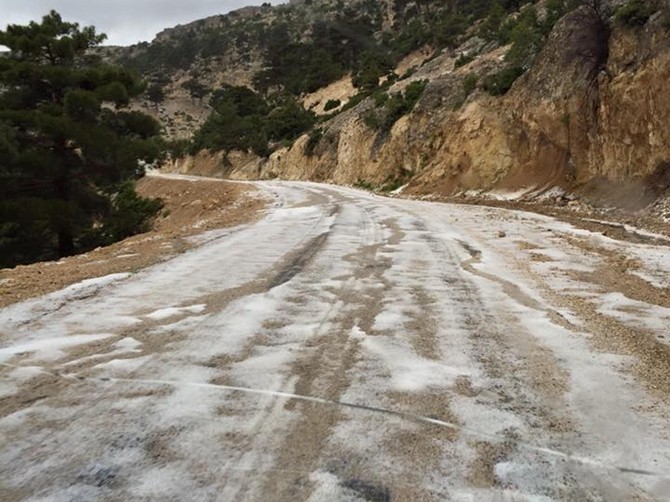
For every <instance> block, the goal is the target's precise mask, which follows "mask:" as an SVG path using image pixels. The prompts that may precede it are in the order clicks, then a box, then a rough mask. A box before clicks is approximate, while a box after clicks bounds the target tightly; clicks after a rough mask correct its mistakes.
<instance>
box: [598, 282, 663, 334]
mask: <svg viewBox="0 0 670 502" xmlns="http://www.w3.org/2000/svg"><path fill="white" fill-rule="evenodd" d="M599 300H600V302H601V305H600V306H599V307H598V312H600V313H601V314H604V315H607V316H610V317H614V318H615V319H617V320H619V321H621V322H623V323H624V324H626V325H628V326H631V327H633V328H642V329H647V330H649V331H653V332H654V333H655V334H657V335H658V336H659V337H661V339H662V340H665V342H666V343H668V344H670V309H669V308H665V307H659V306H658V305H651V304H649V303H645V302H640V301H637V300H632V299H630V298H628V297H626V296H624V295H622V294H621V293H608V294H605V295H602V296H600V298H599Z"/></svg>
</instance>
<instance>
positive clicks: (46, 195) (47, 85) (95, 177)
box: [0, 11, 160, 266]
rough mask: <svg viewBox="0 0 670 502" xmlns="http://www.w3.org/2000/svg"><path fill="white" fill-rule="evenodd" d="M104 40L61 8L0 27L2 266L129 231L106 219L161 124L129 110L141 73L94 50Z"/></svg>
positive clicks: (149, 154) (152, 155) (152, 147)
mask: <svg viewBox="0 0 670 502" xmlns="http://www.w3.org/2000/svg"><path fill="white" fill-rule="evenodd" d="M104 39H105V35H102V34H97V33H96V31H95V28H93V27H83V28H80V27H79V25H77V24H74V23H67V22H64V21H63V20H62V18H61V16H60V15H59V14H58V13H56V12H55V11H51V12H50V13H49V14H48V15H47V16H45V17H44V18H43V19H42V21H41V23H37V22H31V23H30V24H28V25H26V26H21V25H9V26H7V28H6V30H5V31H0V45H4V46H6V47H8V48H9V50H10V52H9V54H8V55H6V56H0V195H2V199H0V265H1V266H8V265H13V264H16V263H25V262H29V261H34V260H39V259H46V258H53V257H56V256H67V255H70V254H73V253H75V252H77V251H79V250H82V249H85V248H86V247H91V246H95V245H99V244H101V243H106V242H108V241H110V240H114V239H115V238H121V237H125V235H118V234H114V231H113V230H110V229H109V228H107V227H106V222H107V220H108V218H110V217H111V216H112V215H115V216H114V217H115V218H117V219H118V217H119V214H118V210H119V209H118V208H117V207H115V199H116V198H117V195H118V194H119V193H120V191H121V190H122V187H123V191H124V193H127V191H128V187H127V184H125V182H127V181H128V180H132V179H136V178H138V177H139V176H141V175H142V174H143V167H142V165H143V162H151V161H153V160H155V159H156V158H157V157H158V155H159V154H160V149H159V147H158V142H157V141H156V138H157V135H158V133H159V129H160V128H159V125H158V123H157V122H156V121H155V120H154V119H152V118H151V117H149V116H147V115H144V114H142V113H140V112H134V111H128V110H127V108H126V106H127V105H128V103H129V101H130V99H131V98H132V97H135V96H137V95H139V94H141V93H142V92H143V91H144V86H143V84H142V82H141V81H140V80H139V78H138V77H137V76H136V75H135V74H134V73H132V72H130V71H128V70H125V69H123V68H119V67H115V66H110V65H106V64H104V63H102V62H101V60H100V59H99V58H97V57H94V56H92V55H90V54H89V53H90V51H89V49H91V48H93V47H95V46H97V45H99V44H100V43H101V42H102V41H103V40H104ZM151 206H152V208H151V211H155V210H156V208H157V207H158V206H157V205H156V204H153V205H151ZM144 209H146V208H144ZM151 211H147V214H146V215H145V217H148V216H149V213H150V212H151ZM140 219H141V218H140ZM145 219H146V218H145ZM114 228H116V227H114ZM126 233H127V230H126Z"/></svg>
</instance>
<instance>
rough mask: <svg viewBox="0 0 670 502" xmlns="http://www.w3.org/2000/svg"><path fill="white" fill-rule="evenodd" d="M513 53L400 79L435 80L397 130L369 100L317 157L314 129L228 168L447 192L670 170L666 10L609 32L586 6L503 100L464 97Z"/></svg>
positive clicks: (437, 63)
mask: <svg viewBox="0 0 670 502" xmlns="http://www.w3.org/2000/svg"><path fill="white" fill-rule="evenodd" d="M504 53H505V48H499V49H495V50H492V51H489V52H486V51H484V55H483V56H480V57H479V58H477V60H475V61H474V62H472V63H470V64H468V65H466V66H464V67H461V68H458V69H454V60H453V58H451V57H450V56H449V55H443V56H440V57H438V58H436V59H435V60H433V61H431V62H429V63H427V64H426V65H425V66H424V67H423V68H421V69H420V70H419V71H418V72H417V73H416V74H415V75H414V76H413V77H412V78H410V79H406V80H403V81H400V82H398V83H397V84H395V86H394V87H392V88H391V91H392V92H395V91H398V90H401V89H402V88H403V87H404V86H406V85H407V84H408V83H409V82H410V81H411V80H417V79H421V78H426V79H428V80H429V84H428V86H427V88H426V90H425V92H424V94H423V96H422V98H421V100H420V101H419V103H418V104H417V106H416V108H415V110H414V111H413V112H412V113H411V114H410V115H408V116H405V117H403V118H401V119H400V120H399V121H398V122H397V123H396V124H395V125H394V126H393V128H392V129H391V131H390V132H388V133H381V132H378V131H374V130H371V129H370V128H369V127H368V126H366V125H365V123H364V121H363V117H364V116H365V114H366V113H367V112H368V111H369V110H370V109H371V108H372V107H373V106H374V104H373V102H372V100H371V99H368V100H365V101H363V102H362V103H360V104H359V105H357V106H356V107H354V108H352V109H351V110H348V111H346V112H344V113H342V114H340V115H338V116H336V117H335V118H334V119H332V120H331V121H329V122H328V123H327V124H325V126H324V134H323V137H322V138H321V140H320V141H319V142H318V143H317V144H316V146H314V148H313V149H312V152H311V153H310V154H309V155H308V154H307V151H308V150H309V149H308V148H307V143H308V141H309V139H308V137H307V136H303V137H301V138H300V139H298V140H297V141H296V142H295V143H294V145H293V146H292V147H291V148H290V149H282V150H279V151H277V152H275V153H274V154H273V155H272V156H271V157H270V158H269V159H268V160H265V161H260V160H258V161H253V160H251V159H250V158H249V157H248V156H243V155H237V157H239V158H237V157H236V158H234V159H230V160H229V162H228V165H227V166H228V167H226V168H225V169H224V170H223V171H224V174H225V175H227V176H229V177H231V178H236V179H251V178H275V177H280V178H283V179H291V180H299V179H311V180H319V181H332V182H335V183H345V184H353V183H357V182H360V181H365V182H369V183H372V184H375V185H383V184H384V183H387V182H389V181H392V180H398V179H409V178H410V177H411V183H410V186H409V188H408V189H409V190H410V191H412V192H414V193H434V192H438V193H444V194H453V193H456V192H460V191H466V190H493V189H506V190H515V191H516V190H519V189H522V188H527V189H532V188H534V189H541V188H549V187H553V186H563V187H565V188H568V189H579V188H580V187H587V186H589V185H593V184H594V183H595V184H598V183H600V182H604V183H630V182H643V181H644V180H646V179H650V178H653V179H655V180H658V179H665V178H664V177H663V173H662V172H661V173H660V174H659V170H661V171H663V170H667V169H668V167H667V166H668V165H670V128H668V127H667V121H668V118H670V93H669V92H667V82H670V33H669V30H668V28H667V26H666V25H665V24H664V21H663V20H662V19H661V18H660V16H656V17H655V18H652V19H651V20H650V21H649V22H648V23H647V24H646V25H645V26H644V27H643V28H629V27H624V26H620V25H617V24H614V25H613V27H612V29H611V30H610V27H609V26H607V25H605V24H603V23H602V22H601V21H600V20H599V19H598V18H597V17H595V16H594V15H592V14H591V13H590V11H588V10H586V9H584V10H578V11H575V12H573V13H571V14H569V15H568V16H566V17H565V18H564V19H563V20H561V21H560V22H559V23H558V24H557V26H556V27H555V29H554V31H553V32H552V34H551V36H550V38H549V41H548V43H547V44H546V46H545V48H544V49H543V51H542V52H541V53H540V55H539V56H538V58H537V60H536V62H535V64H534V66H533V67H532V68H531V69H530V70H529V71H528V72H527V73H526V75H524V76H523V77H522V78H520V79H519V80H518V81H517V82H516V83H515V85H514V86H513V88H512V89H511V90H510V91H509V92H508V93H507V94H506V95H505V96H504V97H502V98H495V97H491V96H489V95H488V94H486V93H485V92H484V91H482V90H478V91H475V93H474V94H472V95H470V96H469V97H466V96H464V93H463V79H464V77H465V76H466V75H468V74H469V73H472V72H474V73H477V74H479V75H486V74H490V73H493V72H495V71H497V70H498V69H499V68H501V67H502V64H503V63H502V58H503V56H504ZM231 160H232V161H231Z"/></svg>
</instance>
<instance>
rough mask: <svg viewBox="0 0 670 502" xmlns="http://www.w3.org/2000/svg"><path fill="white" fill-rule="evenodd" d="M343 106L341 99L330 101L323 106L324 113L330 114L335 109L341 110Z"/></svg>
mask: <svg viewBox="0 0 670 502" xmlns="http://www.w3.org/2000/svg"><path fill="white" fill-rule="evenodd" d="M341 104H342V101H340V100H339V99H329V100H328V101H326V104H325V105H324V106H323V111H324V112H328V111H330V110H334V109H335V108H339V107H340V105H341Z"/></svg>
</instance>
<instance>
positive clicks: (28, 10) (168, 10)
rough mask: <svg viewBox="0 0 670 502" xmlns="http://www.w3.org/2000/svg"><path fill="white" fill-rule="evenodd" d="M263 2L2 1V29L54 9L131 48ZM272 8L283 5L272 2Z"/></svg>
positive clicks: (185, 0)
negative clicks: (164, 33)
mask: <svg viewBox="0 0 670 502" xmlns="http://www.w3.org/2000/svg"><path fill="white" fill-rule="evenodd" d="M263 1H264V0H257V1H253V0H103V1H100V0H88V1H87V0H2V1H1V3H2V8H1V10H0V29H4V28H5V26H6V25H7V24H14V23H18V24H24V23H26V22H28V21H31V20H38V19H40V18H41V17H42V16H43V15H44V14H46V13H47V12H49V10H51V9H55V10H57V11H58V12H59V13H60V14H61V15H62V16H63V18H64V19H65V20H67V21H76V22H78V23H80V24H82V25H94V26H95V27H96V28H97V30H98V32H104V33H106V34H107V36H108V40H107V42H106V43H108V44H111V45H129V44H132V43H135V42H138V41H149V40H151V39H152V38H153V37H154V35H155V34H156V33H158V32H159V31H161V30H163V29H164V28H169V27H171V26H175V25H177V24H184V23H188V22H190V21H195V20H196V19H200V18H203V17H207V16H212V15H215V14H224V13H226V12H229V11H231V10H234V9H237V8H240V7H244V6H245V5H260V4H261V3H263ZM270 3H272V4H277V3H281V2H280V1H277V0H275V1H272V2H270Z"/></svg>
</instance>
